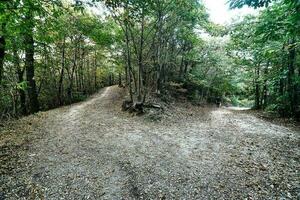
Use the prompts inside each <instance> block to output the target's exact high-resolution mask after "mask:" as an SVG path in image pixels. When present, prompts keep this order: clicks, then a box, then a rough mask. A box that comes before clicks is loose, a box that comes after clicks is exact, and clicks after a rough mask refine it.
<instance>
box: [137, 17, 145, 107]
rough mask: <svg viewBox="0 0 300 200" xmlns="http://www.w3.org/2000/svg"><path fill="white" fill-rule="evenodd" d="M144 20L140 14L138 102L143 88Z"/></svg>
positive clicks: (140, 99)
mask: <svg viewBox="0 0 300 200" xmlns="http://www.w3.org/2000/svg"><path fill="white" fill-rule="evenodd" d="M144 22H145V17H144V16H142V21H141V37H140V49H139V56H138V65H139V72H138V102H141V101H142V92H143V91H142V90H143V74H144V69H143V67H144V66H143V49H144V25H145V24H144Z"/></svg>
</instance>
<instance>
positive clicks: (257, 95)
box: [255, 64, 261, 109]
mask: <svg viewBox="0 0 300 200" xmlns="http://www.w3.org/2000/svg"><path fill="white" fill-rule="evenodd" d="M255 71H256V77H255V109H260V108H261V105H260V84H259V77H260V64H258V65H257V66H256V69H255Z"/></svg>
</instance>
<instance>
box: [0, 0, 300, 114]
mask: <svg viewBox="0 0 300 200" xmlns="http://www.w3.org/2000/svg"><path fill="white" fill-rule="evenodd" d="M229 4H230V6H231V7H232V8H233V9H234V8H235V9H238V8H240V7H243V6H251V7H254V8H259V9H260V11H259V14H258V15H255V16H247V17H244V18H243V19H237V20H236V21H234V22H233V23H232V24H231V25H230V26H228V27H223V26H220V25H217V24H214V23H212V22H211V21H210V20H209V15H208V12H207V10H206V8H205V5H204V4H203V3H202V2H201V1H198V0H176V1H174V0H147V1H144V0H103V1H100V0H99V1H94V0H93V1H67V0H43V1H39V0H4V1H1V2H0V27H1V29H0V118H2V119H3V118H7V117H17V116H22V115H27V114H30V113H35V112H37V111H40V110H47V109H51V108H55V107H58V106H61V105H66V104H70V103H73V102H76V101H80V100H83V99H84V98H85V97H87V96H88V95H89V94H92V93H94V92H96V91H98V90H99V89H100V88H102V87H104V86H107V85H113V84H119V85H122V86H125V87H126V88H127V90H128V100H129V102H131V104H132V105H133V106H135V105H143V104H144V103H145V102H147V99H148V97H150V96H152V95H154V94H155V95H158V96H159V97H162V96H163V95H165V94H166V93H168V91H169V90H170V89H171V88H172V87H171V86H173V87H174V85H175V86H177V87H182V88H185V89H187V94H186V95H187V96H188V97H189V99H190V100H192V101H194V102H200V103H201V102H206V101H208V102H215V101H216V99H221V100H222V101H223V102H224V103H225V104H228V105H234V106H248V107H249V106H251V107H253V108H256V109H264V110H267V111H269V112H273V113H276V114H279V115H281V116H284V117H290V116H292V117H298V118H299V117H300V101H299V99H300V58H299V49H300V3H299V1H297V0H278V1H271V0H264V1H261V0H260V1H258V0H231V1H230V2H229ZM95 10H96V11H95Z"/></svg>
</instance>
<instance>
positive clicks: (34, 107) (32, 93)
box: [24, 11, 40, 113]
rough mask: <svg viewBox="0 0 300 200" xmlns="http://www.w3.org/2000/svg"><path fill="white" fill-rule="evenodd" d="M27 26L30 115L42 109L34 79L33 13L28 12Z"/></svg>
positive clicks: (27, 74) (27, 77) (26, 61)
mask: <svg viewBox="0 0 300 200" xmlns="http://www.w3.org/2000/svg"><path fill="white" fill-rule="evenodd" d="M25 20H26V25H27V26H28V28H27V30H26V32H25V36H24V38H25V45H26V46H25V69H26V79H27V82H28V97H29V108H30V113H35V112H38V111H39V109H40V105H39V101H38V95H37V90H36V82H35V77H34V40H33V28H34V24H33V23H34V22H33V20H34V19H33V15H32V11H28V13H27V16H26V17H25Z"/></svg>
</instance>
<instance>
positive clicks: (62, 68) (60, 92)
mask: <svg viewBox="0 0 300 200" xmlns="http://www.w3.org/2000/svg"><path fill="white" fill-rule="evenodd" d="M65 43H66V37H64V39H63V44H62V55H61V70H60V77H59V82H58V101H59V105H62V104H63V100H62V98H63V97H62V91H63V80H64V74H65Z"/></svg>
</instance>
